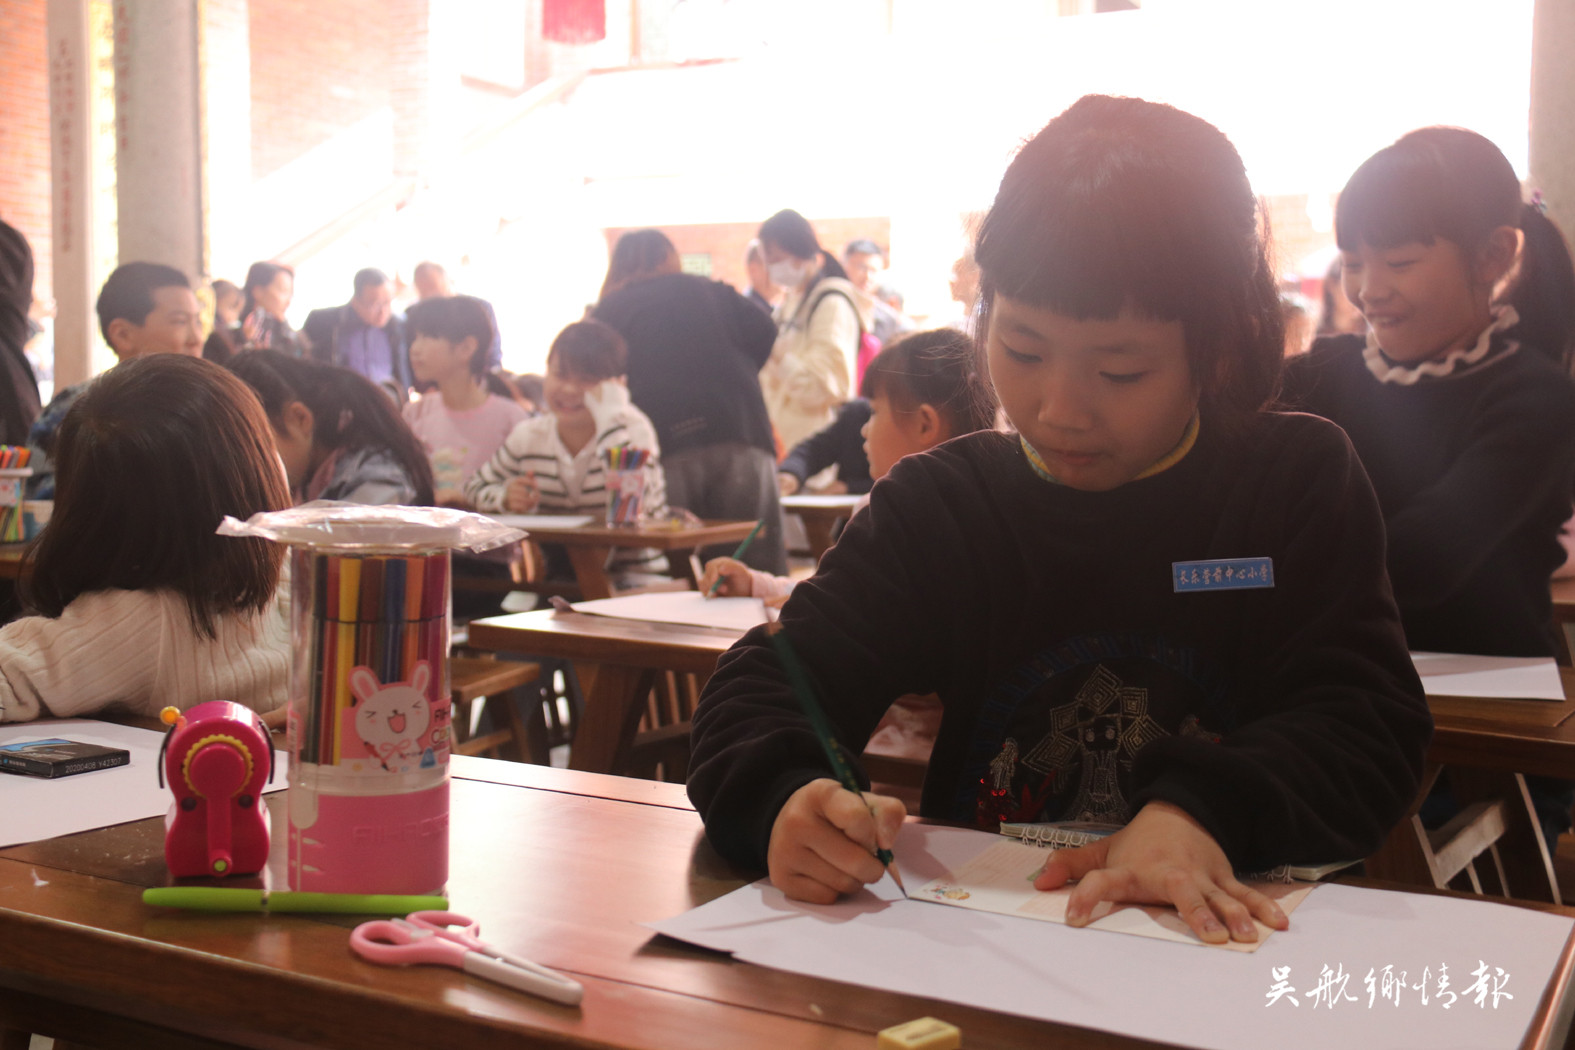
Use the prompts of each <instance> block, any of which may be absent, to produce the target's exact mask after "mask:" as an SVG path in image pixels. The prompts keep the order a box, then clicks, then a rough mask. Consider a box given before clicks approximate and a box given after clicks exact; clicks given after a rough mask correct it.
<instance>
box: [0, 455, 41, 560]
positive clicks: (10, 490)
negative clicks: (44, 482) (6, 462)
mask: <svg viewBox="0 0 1575 1050" xmlns="http://www.w3.org/2000/svg"><path fill="white" fill-rule="evenodd" d="M32 476H33V468H32V467H10V468H6V469H0V543H21V542H22V541H23V540H25V539H26V538H27V527H26V525H25V523H24V522H23V519H22V513H23V507H22V502H23V500H22V494H23V490H24V489H25V488H26V487H27V479H28V478H30V477H32Z"/></svg>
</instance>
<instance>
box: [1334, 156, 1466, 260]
mask: <svg viewBox="0 0 1575 1050" xmlns="http://www.w3.org/2000/svg"><path fill="white" fill-rule="evenodd" d="M1441 181H1442V180H1441V179H1440V178H1439V172H1438V171H1437V170H1436V165H1433V164H1429V163H1427V158H1426V157H1425V156H1420V155H1417V154H1415V153H1411V154H1408V153H1403V152H1400V151H1398V150H1395V149H1394V148H1393V147H1391V148H1390V149H1385V150H1380V151H1379V152H1377V153H1375V154H1373V156H1371V157H1369V158H1368V159H1367V160H1366V162H1364V163H1363V164H1362V166H1361V167H1359V168H1357V169H1356V172H1355V174H1353V175H1352V176H1351V178H1350V181H1348V182H1347V183H1346V184H1345V189H1343V190H1341V191H1340V200H1339V203H1338V204H1337V205H1336V206H1335V213H1334V231H1335V243H1336V244H1338V245H1339V246H1340V250H1341V251H1344V252H1351V251H1356V250H1357V249H1358V248H1361V247H1362V246H1363V245H1366V246H1368V247H1371V248H1379V249H1387V248H1397V247H1399V246H1400V245H1402V244H1412V243H1416V242H1420V243H1422V244H1432V243H1433V241H1434V239H1435V238H1438V237H1443V238H1444V239H1446V240H1450V241H1453V242H1455V243H1456V244H1464V243H1466V241H1467V240H1468V238H1467V237H1466V235H1465V233H1464V232H1463V231H1462V230H1460V229H1458V227H1459V225H1460V223H1459V220H1458V218H1457V216H1458V215H1459V212H1460V209H1459V208H1457V207H1454V206H1453V205H1452V202H1449V201H1446V200H1442V199H1440V197H1441V194H1440V193H1439V192H1438V191H1439V188H1440V182H1441Z"/></svg>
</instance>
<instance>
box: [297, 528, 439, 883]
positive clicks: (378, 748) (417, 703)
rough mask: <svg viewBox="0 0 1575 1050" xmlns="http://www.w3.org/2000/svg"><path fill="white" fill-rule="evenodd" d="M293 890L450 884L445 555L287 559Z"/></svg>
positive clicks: (302, 555) (301, 551)
mask: <svg viewBox="0 0 1575 1050" xmlns="http://www.w3.org/2000/svg"><path fill="white" fill-rule="evenodd" d="M290 578H291V583H292V587H293V594H292V601H293V603H294V605H293V608H294V616H295V626H294V632H293V633H294V638H295V645H296V659H295V662H294V666H293V674H292V686H291V703H290V713H289V737H290V747H291V752H292V753H293V754H294V755H295V757H296V762H295V763H294V765H293V768H292V771H291V776H290V791H289V799H288V804H289V814H290V822H289V828H290V831H289V835H290V841H289V847H290V849H289V873H290V888H291V889H295V890H316V891H323V892H355V893H430V892H433V891H435V890H437V889H438V888H440V887H441V886H442V885H443V884H444V883H445V882H446V881H447V879H448V755H449V743H450V732H451V729H450V725H449V684H448V645H449V621H448V611H449V554H448V551H447V550H439V551H429V552H426V553H422V554H413V555H407V554H359V553H356V554H352V553H340V552H335V551H322V550H314V549H311V548H302V547H297V548H295V549H294V550H292V551H291V557H290Z"/></svg>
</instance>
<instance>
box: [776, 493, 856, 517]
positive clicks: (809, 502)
mask: <svg viewBox="0 0 1575 1050" xmlns="http://www.w3.org/2000/svg"><path fill="white" fill-rule="evenodd" d="M863 498H864V497H863V496H854V495H849V494H848V493H846V492H843V493H838V494H837V495H816V494H815V493H809V492H806V493H805V494H804V495H802V496H783V497H782V509H783V510H785V511H787V512H788V513H789V514H791V513H792V512H793V508H795V507H844V508H846V509H848V510H852V509H853V508H854V507H857V506H858V505H859V500H861V499H863Z"/></svg>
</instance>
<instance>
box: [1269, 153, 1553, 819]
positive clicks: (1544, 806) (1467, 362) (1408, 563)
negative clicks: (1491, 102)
mask: <svg viewBox="0 0 1575 1050" xmlns="http://www.w3.org/2000/svg"><path fill="white" fill-rule="evenodd" d="M1335 233H1336V239H1337V240H1338V242H1339V246H1340V255H1341V264H1342V271H1343V273H1342V283H1343V285H1344V289H1345V294H1346V295H1347V296H1348V297H1349V298H1350V299H1351V301H1352V302H1353V303H1354V304H1355V305H1356V306H1357V308H1358V309H1360V310H1361V312H1362V314H1363V316H1364V317H1365V318H1366V320H1367V325H1368V329H1367V332H1366V334H1365V336H1363V335H1341V336H1333V337H1330V338H1326V339H1322V340H1319V341H1318V342H1317V343H1315V344H1313V347H1312V349H1311V351H1310V352H1309V353H1307V354H1306V355H1304V356H1303V357H1301V358H1299V359H1296V360H1293V361H1291V362H1290V363H1289V364H1288V365H1287V366H1286V376H1285V383H1284V392H1283V398H1284V400H1285V402H1286V404H1287V405H1288V406H1289V407H1292V408H1299V409H1302V410H1305V411H1308V412H1313V413H1316V414H1318V415H1321V416H1325V417H1327V418H1329V419H1331V420H1333V421H1334V422H1336V423H1338V424H1340V426H1341V427H1343V428H1344V429H1345V431H1346V433H1347V434H1348V435H1349V436H1350V439H1351V443H1352V445H1354V446H1355V448H1356V451H1357V454H1358V455H1359V456H1360V458H1361V460H1362V464H1363V466H1364V467H1365V468H1366V469H1367V474H1368V476H1369V477H1370V478H1371V479H1372V482H1373V488H1374V489H1375V490H1376V491H1377V493H1378V501H1379V504H1380V505H1381V506H1382V508H1383V512H1384V523H1385V525H1386V527H1387V531H1388V537H1389V543H1388V566H1389V578H1390V581H1391V583H1392V584H1393V587H1394V594H1395V599H1396V601H1397V602H1398V604H1399V606H1400V616H1401V619H1402V621H1403V623H1404V625H1405V633H1406V641H1407V643H1408V644H1409V645H1410V647H1411V648H1412V649H1413V650H1431V651H1437V652H1454V653H1483V654H1488V655H1496V656H1552V655H1553V653H1554V651H1555V649H1554V645H1555V640H1554V634H1553V625H1552V616H1551V613H1552V608H1551V600H1550V597H1549V593H1548V576H1549V574H1550V573H1551V572H1552V571H1553V570H1554V569H1555V568H1556V567H1558V566H1559V564H1560V563H1561V562H1562V561H1563V560H1564V551H1563V549H1562V547H1561V545H1560V543H1559V529H1560V526H1561V525H1562V524H1563V522H1564V521H1565V520H1566V519H1567V518H1569V516H1570V508H1571V487H1572V485H1575V383H1572V382H1571V379H1570V376H1569V365H1570V353H1571V337H1572V333H1575V268H1572V266H1571V262H1570V253H1569V248H1568V246H1567V245H1566V244H1565V242H1564V238H1563V236H1562V234H1560V232H1559V230H1558V228H1557V227H1556V226H1554V224H1553V223H1552V222H1550V221H1549V220H1548V218H1547V216H1545V215H1544V214H1542V209H1541V208H1540V207H1539V206H1538V204H1537V203H1536V202H1535V198H1533V203H1526V202H1524V201H1523V200H1522V197H1521V188H1520V183H1519V181H1518V180H1517V179H1516V177H1515V172H1514V169H1513V168H1511V166H1510V163H1509V161H1508V160H1507V159H1506V158H1505V157H1504V154H1503V153H1501V152H1500V151H1499V149H1498V147H1496V146H1494V145H1493V143H1492V142H1490V141H1488V140H1487V139H1486V138H1483V137H1482V136H1481V135H1478V134H1476V133H1475V132H1472V131H1467V130H1465V129H1463V128H1448V127H1431V128H1422V129H1420V130H1418V131H1413V132H1410V133H1409V134H1407V135H1405V136H1404V137H1402V138H1401V139H1400V140H1399V141H1397V142H1395V143H1394V144H1393V145H1391V146H1387V147H1385V148H1384V149H1382V150H1379V151H1378V152H1377V153H1376V154H1374V155H1373V156H1372V157H1370V158H1369V159H1368V160H1367V161H1366V162H1365V163H1363V164H1362V166H1361V167H1360V168H1358V169H1357V170H1356V173H1355V174H1354V175H1352V176H1351V179H1350V181H1349V182H1347V183H1346V185H1345V190H1344V191H1343V192H1342V193H1341V195H1340V202H1339V205H1338V208H1337V211H1336V213H1335ZM1532 794H1533V798H1534V800H1535V801H1536V802H1537V808H1538V810H1539V813H1540V814H1541V815H1542V818H1543V830H1544V833H1545V834H1546V835H1547V836H1548V845H1549V847H1550V848H1551V847H1552V845H1553V842H1554V838H1555V837H1556V836H1557V834H1558V833H1559V832H1560V831H1563V830H1567V829H1568V828H1569V826H1570V820H1569V813H1570V802H1571V800H1572V796H1575V792H1572V791H1571V790H1570V785H1568V784H1555V783H1553V782H1550V781H1542V782H1540V783H1533V785H1532ZM1426 817H1427V814H1426V812H1424V819H1426Z"/></svg>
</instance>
